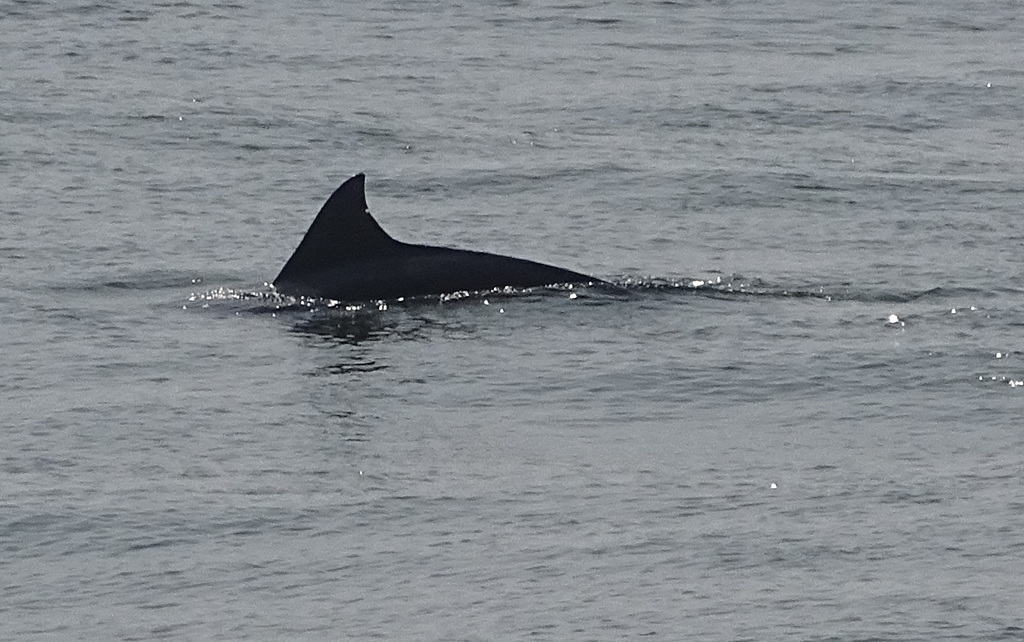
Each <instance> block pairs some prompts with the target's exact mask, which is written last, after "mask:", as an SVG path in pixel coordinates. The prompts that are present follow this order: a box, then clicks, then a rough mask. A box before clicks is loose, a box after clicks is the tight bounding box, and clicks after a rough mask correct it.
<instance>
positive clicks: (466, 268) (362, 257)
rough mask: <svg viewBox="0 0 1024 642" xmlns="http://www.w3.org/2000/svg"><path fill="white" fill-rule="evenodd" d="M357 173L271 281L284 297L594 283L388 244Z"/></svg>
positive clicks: (463, 254) (370, 296) (528, 266)
mask: <svg viewBox="0 0 1024 642" xmlns="http://www.w3.org/2000/svg"><path fill="white" fill-rule="evenodd" d="M364 183H365V177H364V175H363V174H357V175H356V176H353V177H352V178H350V179H349V180H347V181H345V182H344V183H343V184H342V185H341V187H339V188H338V189H337V190H335V192H334V194H332V195H331V197H330V198H329V199H327V202H326V203H325V204H324V206H323V207H322V208H321V209H320V213H319V214H317V216H316V219H314V221H313V224H312V225H310V227H309V230H308V231H307V232H306V235H305V236H304V237H303V239H302V242H301V243H299V246H298V248H296V250H295V253H294V254H292V256H291V258H290V259H288V262H287V263H285V265H284V268H282V270H281V273H280V274H278V275H277V278H276V279H274V286H275V287H276V288H277V290H278V291H280V292H282V293H284V294H291V295H304V296H310V297H320V298H327V299H335V300H338V301H366V300H374V299H396V298H400V297H412V296H420V295H426V294H444V293H450V292H459V291H477V290H489V289H492V288H496V287H505V286H511V287H533V286H540V285H551V284H554V283H586V282H595V281H599V279H595V278H593V277H590V276H587V275H585V274H580V273H579V272H573V271H571V270H565V269H562V268H559V267H555V266H553V265H546V264H544V263H537V262H535V261H527V260H524V259H517V258H513V257H510V256H502V255H499V254H490V253H487V252H474V251H470V250H457V249H452V248H446V247H433V246H429V245H412V244H409V243H402V242H400V241H396V240H394V239H393V238H391V237H390V236H388V234H387V232H385V231H384V230H383V229H382V228H381V227H380V225H379V224H378V223H377V221H375V220H374V219H373V217H372V216H371V215H370V212H369V210H368V209H367V207H366V197H365V192H364Z"/></svg>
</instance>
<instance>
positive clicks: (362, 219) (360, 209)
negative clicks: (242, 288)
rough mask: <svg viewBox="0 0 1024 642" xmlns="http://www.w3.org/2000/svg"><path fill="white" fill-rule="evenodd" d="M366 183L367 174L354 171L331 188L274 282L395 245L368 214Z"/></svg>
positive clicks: (395, 242) (289, 279)
mask: <svg viewBox="0 0 1024 642" xmlns="http://www.w3.org/2000/svg"><path fill="white" fill-rule="evenodd" d="M365 183H366V176H365V175H363V174H356V175H355V176H353V177H352V178H350V179H348V180H347V181H345V182H344V183H342V184H341V187H339V188H338V189H336V190H334V193H333V194H331V197H330V198H329V199H327V202H326V203H324V206H323V207H322V208H320V213H319V214H317V215H316V218H315V219H313V224H312V225H310V226H309V230H307V231H306V235H305V236H304V237H302V242H301V243H299V247H297V248H296V249H295V253H294V254H292V257H291V258H290V259H288V262H287V263H285V264H284V267H283V268H282V269H281V273H280V274H278V275H277V278H276V279H274V283H277V282H278V281H296V280H301V277H302V276H303V275H305V274H309V273H312V272H317V271H321V270H324V269H327V268H330V267H332V266H335V265H337V264H338V263H343V262H345V261H346V260H350V259H358V258H361V257H365V256H369V255H378V254H381V253H383V252H386V251H387V250H389V249H390V248H392V247H393V246H394V245H395V244H397V241H395V240H394V239H393V238H391V237H390V236H388V233H387V232H385V231H384V230H383V229H382V228H381V226H380V225H378V224H377V221H375V220H373V217H372V216H370V210H369V209H368V208H367V207H366V194H365V192H364V185H365Z"/></svg>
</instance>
